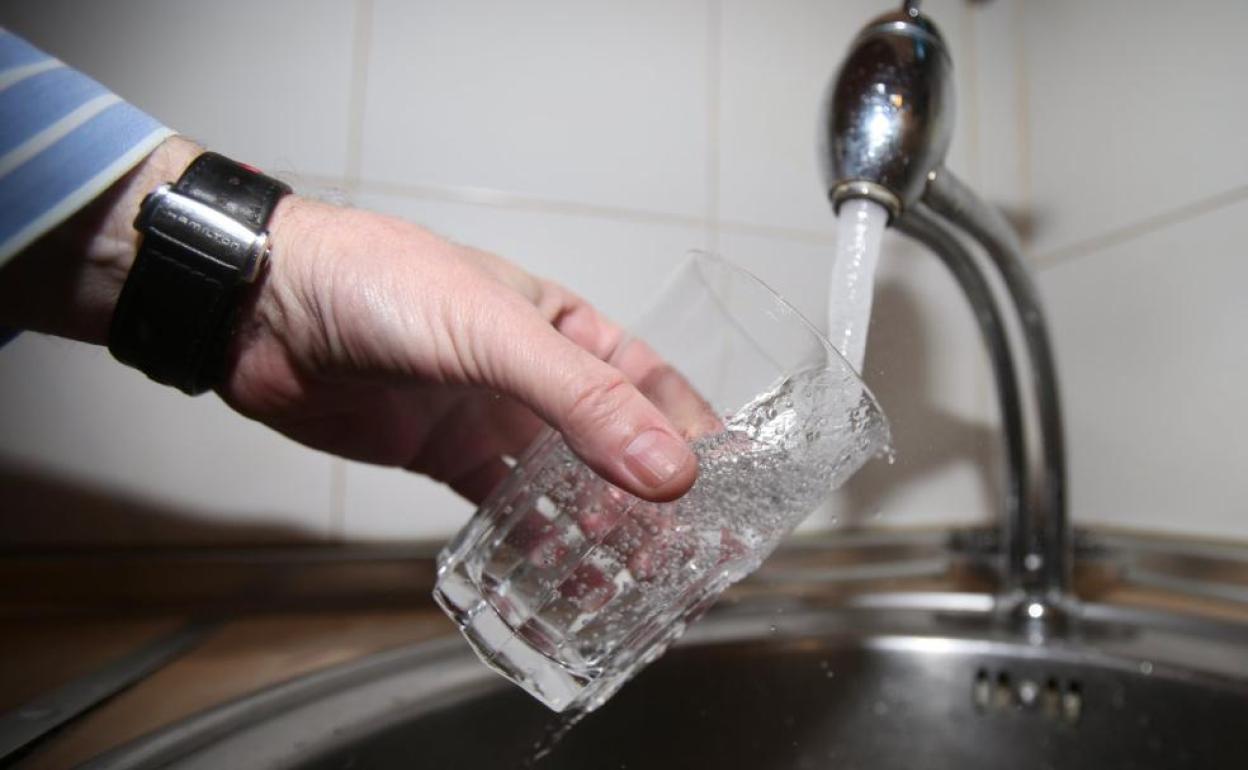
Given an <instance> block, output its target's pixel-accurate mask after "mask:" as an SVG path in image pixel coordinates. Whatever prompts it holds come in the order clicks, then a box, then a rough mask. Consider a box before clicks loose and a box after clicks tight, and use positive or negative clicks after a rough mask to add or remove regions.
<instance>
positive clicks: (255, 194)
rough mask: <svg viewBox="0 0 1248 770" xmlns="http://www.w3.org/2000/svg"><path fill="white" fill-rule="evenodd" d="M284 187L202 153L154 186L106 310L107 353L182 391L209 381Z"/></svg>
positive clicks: (218, 365)
mask: <svg viewBox="0 0 1248 770" xmlns="http://www.w3.org/2000/svg"><path fill="white" fill-rule="evenodd" d="M289 192H290V188H289V187H287V186H286V185H285V184H282V183H281V182H278V181H277V180H275V179H272V178H270V177H267V176H265V175H264V174H261V173H260V172H259V171H256V170H255V169H253V168H250V167H247V166H244V165H242V164H239V163H235V162H234V161H231V160H229V159H228V158H225V157H223V156H221V155H217V154H216V153H204V154H203V155H201V156H199V157H198V158H197V159H196V160H195V161H194V162H193V163H192V164H191V165H190V166H189V167H188V168H187V170H186V172H185V173H184V174H183V175H182V177H181V179H179V180H178V182H177V183H176V184H175V185H173V187H172V193H173V194H170V191H167V190H165V189H164V188H162V189H161V190H158V191H157V192H156V193H153V195H151V196H149V197H148V199H147V200H146V201H144V204H143V210H142V212H141V213H140V215H139V219H138V220H137V221H136V222H135V227H136V228H138V229H139V231H140V232H141V233H142V241H141V244H140V246H139V252H138V255H137V256H136V258H135V261H134V265H133V267H131V269H130V274H129V275H128V276H127V277H126V283H125V286H124V287H123V288H122V291H121V296H120V297H119V298H118V301H117V306H116V308H115V310H114V311H113V320H112V325H111V327H110V329H109V340H108V346H109V350H110V351H112V353H113V355H114V356H116V358H117V359H118V360H120V361H122V362H123V363H126V364H129V365H131V366H134V367H136V368H138V369H140V370H142V371H143V372H144V373H146V374H147V375H148V376H149V377H150V378H152V379H153V380H155V381H157V382H160V383H164V384H166V385H173V386H174V387H177V388H179V389H181V390H183V391H185V392H186V393H190V394H197V393H202V392H204V391H205V390H208V389H209V388H211V387H212V386H213V385H215V384H216V383H217V381H218V380H219V378H220V375H221V373H222V364H223V363H224V358H225V352H226V347H227V346H228V343H229V339H230V334H231V332H232V326H233V319H234V315H235V309H236V307H237V304H238V302H239V299H240V297H241V295H242V294H243V292H244V291H245V289H246V288H247V286H248V285H249V281H250V280H251V279H253V278H254V277H255V276H256V274H257V272H258V267H259V265H260V264H261V263H262V261H263V258H264V256H265V254H267V234H266V233H265V231H264V229H265V226H266V225H267V223H268V220H269V217H270V216H272V214H273V209H274V208H276V206H277V202H278V201H279V200H280V199H281V197H282V196H283V195H285V194H286V193H289ZM188 199H189V200H188ZM199 204H203V205H202V206H201V205H199ZM205 207H206V209H205ZM221 214H224V215H225V218H223V217H221V216H220V215H221Z"/></svg>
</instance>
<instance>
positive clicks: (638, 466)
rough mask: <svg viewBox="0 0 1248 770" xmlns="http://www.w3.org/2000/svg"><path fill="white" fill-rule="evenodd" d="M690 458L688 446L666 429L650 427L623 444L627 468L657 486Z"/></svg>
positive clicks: (665, 481) (645, 481)
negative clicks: (625, 445) (626, 443)
mask: <svg viewBox="0 0 1248 770" xmlns="http://www.w3.org/2000/svg"><path fill="white" fill-rule="evenodd" d="M688 459H689V447H687V446H685V443H684V442H683V441H681V440H680V439H678V438H675V437H674V436H672V435H671V434H669V433H666V432H665V431H661V430H659V429H657V428H651V429H650V430H648V431H645V432H644V433H641V434H639V435H638V436H637V437H636V438H634V439H633V440H632V441H630V442H629V444H628V446H627V447H625V448H624V460H625V462H626V463H627V465H628V469H629V470H630V471H632V472H633V475H634V476H636V477H637V478H638V480H640V481H641V482H642V483H644V484H646V485H648V486H652V487H658V486H662V485H664V484H666V483H667V482H668V481H670V480H671V478H672V477H673V476H675V475H676V474H677V473H678V472H679V471H680V469H681V467H683V466H684V464H685V463H686V462H687V461H688Z"/></svg>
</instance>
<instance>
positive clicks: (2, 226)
mask: <svg viewBox="0 0 1248 770" xmlns="http://www.w3.org/2000/svg"><path fill="white" fill-rule="evenodd" d="M172 133H173V132H172V131H171V130H170V129H168V128H166V127H164V126H163V125H161V124H160V122H158V121H157V120H155V119H154V118H152V117H151V116H149V115H147V114H146V113H144V112H142V111H141V110H139V109H137V108H136V107H134V106H133V105H131V104H127V103H126V102H124V101H122V100H121V99H119V98H117V97H116V96H115V95H113V94H112V93H111V92H110V91H108V89H106V88H104V87H103V86H101V85H100V84H99V83H97V82H95V81H94V80H92V79H91V78H89V77H87V76H86V75H83V74H82V73H81V72H78V71H76V70H74V69H71V68H69V67H67V66H65V65H64V64H62V63H61V62H59V61H57V60H56V59H54V58H52V57H51V56H48V55H47V54H46V53H44V52H42V51H40V50H39V49H37V48H35V47H34V46H32V45H30V44H29V43H27V42H26V41H24V40H22V39H21V38H19V37H17V36H16V35H13V34H12V33H10V32H8V31H7V30H4V29H0V266H3V265H4V263H5V262H7V261H8V260H9V259H11V258H12V257H13V256H15V255H16V254H18V253H20V252H21V251H22V249H24V248H26V247H27V246H29V245H30V244H31V243H32V242H33V241H35V240H36V239H38V238H39V237H40V236H41V235H43V234H44V233H46V232H48V231H49V230H51V229H52V228H54V227H56V226H57V225H58V224H60V223H61V222H63V221H64V220H65V219H67V218H68V217H69V216H70V215H72V214H73V213H74V212H75V211H77V210H78V209H79V208H81V207H82V206H83V205H85V204H86V203H87V202H89V201H90V200H91V199H92V198H94V197H95V196H97V195H99V194H100V193H101V192H103V191H104V190H105V189H107V188H108V187H109V185H111V184H112V183H113V182H115V181H117V180H118V179H119V178H121V177H122V176H123V175H124V174H125V173H126V172H127V171H129V170H130V169H131V168H133V167H134V166H135V165H136V164H137V163H138V162H139V161H140V160H142V159H143V158H144V157H145V156H146V155H147V154H148V153H149V152H151V151H152V150H153V149H155V148H156V146H157V145H159V144H160V143H161V142H162V141H164V139H165V138H166V137H168V136H169V135H171V134H172Z"/></svg>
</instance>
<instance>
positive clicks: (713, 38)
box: [705, 0, 723, 252]
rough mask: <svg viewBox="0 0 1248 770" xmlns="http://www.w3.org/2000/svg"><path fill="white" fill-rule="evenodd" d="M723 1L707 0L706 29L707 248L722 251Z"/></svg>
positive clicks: (712, 250) (711, 250)
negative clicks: (720, 174) (721, 105)
mask: <svg viewBox="0 0 1248 770" xmlns="http://www.w3.org/2000/svg"><path fill="white" fill-rule="evenodd" d="M722 17H723V4H722V2H721V0H707V29H706V224H705V227H706V250H707V251H710V252H718V251H719V234H720V224H719V186H720V184H719V183H720V176H719V172H720V146H719V129H720V118H721V110H720V94H721V83H720V78H721V72H720V69H721V62H722V58H723V22H722Z"/></svg>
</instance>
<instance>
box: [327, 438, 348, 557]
mask: <svg viewBox="0 0 1248 770" xmlns="http://www.w3.org/2000/svg"><path fill="white" fill-rule="evenodd" d="M346 536H347V461H346V460H343V459H342V458H341V457H331V458H330V466H329V539H330V540H344V539H346Z"/></svg>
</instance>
